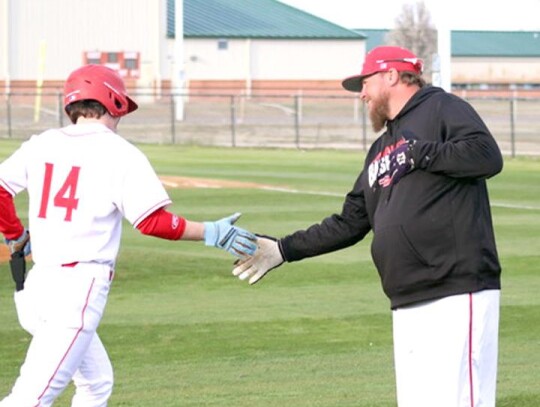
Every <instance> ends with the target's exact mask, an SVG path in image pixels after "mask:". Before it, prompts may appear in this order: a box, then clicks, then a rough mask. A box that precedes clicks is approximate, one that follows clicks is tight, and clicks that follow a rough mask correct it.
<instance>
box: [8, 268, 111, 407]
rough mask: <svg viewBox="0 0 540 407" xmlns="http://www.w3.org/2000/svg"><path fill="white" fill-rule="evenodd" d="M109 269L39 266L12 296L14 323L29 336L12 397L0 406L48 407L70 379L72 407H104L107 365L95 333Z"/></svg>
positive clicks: (107, 388) (108, 380) (108, 384)
mask: <svg viewBox="0 0 540 407" xmlns="http://www.w3.org/2000/svg"><path fill="white" fill-rule="evenodd" d="M111 276H112V272H111V269H110V267H109V266H105V265H99V264H94V263H80V264H77V265H76V266H74V267H39V266H35V267H33V269H32V270H31V271H30V273H29V275H28V279H27V280H26V283H25V289H24V290H23V291H20V292H18V293H15V303H16V306H17V313H18V316H19V321H20V323H21V325H22V326H23V328H24V329H26V330H27V331H29V332H30V333H31V334H32V340H31V342H30V346H29V348H28V351H27V354H26V359H25V361H24V363H23V365H22V367H21V370H20V374H19V377H18V378H17V380H16V382H15V385H14V386H13V388H12V390H11V394H10V395H9V396H7V397H6V398H5V399H4V400H2V401H1V402H0V407H47V406H51V405H52V404H53V402H54V400H55V399H56V398H57V397H58V396H59V395H60V394H61V393H62V391H63V390H64V389H65V388H66V387H67V385H68V384H69V382H70V381H71V380H73V381H74V383H75V386H76V392H75V395H74V397H73V400H72V406H73V407H104V406H106V405H107V400H108V399H109V397H110V394H111V392H112V385H113V373H112V366H111V362H110V360H109V357H108V355H107V352H106V351H105V348H104V347H103V344H102V343H101V340H100V339H99V337H98V335H97V334H96V329H97V327H98V325H99V322H100V320H101V317H102V316H103V312H104V309H105V305H106V302H107V296H108V293H109V287H110V280H111Z"/></svg>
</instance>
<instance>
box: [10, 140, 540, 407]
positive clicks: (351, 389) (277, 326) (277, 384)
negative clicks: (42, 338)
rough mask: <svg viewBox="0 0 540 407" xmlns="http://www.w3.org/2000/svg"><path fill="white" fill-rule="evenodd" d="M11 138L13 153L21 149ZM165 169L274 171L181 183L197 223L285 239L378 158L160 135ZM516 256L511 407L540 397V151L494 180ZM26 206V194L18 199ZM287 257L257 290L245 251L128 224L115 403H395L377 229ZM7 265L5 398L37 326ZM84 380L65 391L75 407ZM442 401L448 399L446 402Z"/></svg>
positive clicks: (117, 307) (506, 314)
mask: <svg viewBox="0 0 540 407" xmlns="http://www.w3.org/2000/svg"><path fill="white" fill-rule="evenodd" d="M16 145H17V144H16V143H14V142H11V141H2V142H0V159H2V158H4V157H6V156H7V155H8V154H9V153H10V152H11V151H13V149H14V148H15V147H16ZM141 148H142V149H143V150H144V151H145V152H146V153H147V154H148V156H149V158H150V160H151V161H152V163H153V164H154V166H155V168H156V171H157V172H158V173H159V174H162V175H179V176H190V177H201V178H215V179H226V180H237V181H249V182H257V183H261V184H270V185H276V186H280V187H287V188H289V189H296V190H298V191H299V192H298V193H288V192H278V191H269V190H259V189H176V190H170V195H171V197H172V199H173V201H174V204H173V206H172V207H171V209H172V210H173V211H174V212H177V213H180V214H182V215H184V216H186V217H187V218H190V219H193V220H199V221H204V220H214V219H218V218H220V217H223V216H225V215H229V214H231V213H233V212H235V211H240V212H242V213H243V214H244V215H243V217H242V218H241V219H240V221H239V225H240V226H243V227H246V228H248V229H250V230H253V231H256V232H260V233H266V234H271V235H275V236H282V235H284V234H287V233H289V232H292V231H293V230H296V229H298V228H303V227H306V226H309V225H310V224H312V223H314V222H317V221H319V220H321V219H322V218H323V217H325V216H327V215H329V214H331V213H333V212H336V211H340V209H341V204H342V195H344V194H345V193H346V192H347V191H348V190H349V188H350V187H351V185H352V182H353V181H354V179H355V178H356V175H357V173H358V171H359V169H360V167H361V164H362V160H363V156H362V154H361V153H359V152H352V151H309V152H304V151H297V150H252V149H218V148H200V147H199V148H197V147H176V146H156V145H144V146H141ZM489 186H490V194H491V199H492V204H493V216H494V221H495V227H496V234H497V241H498V245H499V254H500V258H501V261H502V265H503V273H504V277H503V294H502V314H501V331H500V358H499V361H500V363H499V384H498V407H538V406H539V405H540V368H539V366H540V295H539V293H540V266H539V264H540V160H539V159H534V158H523V159H514V160H511V159H507V160H506V162H505V169H504V171H503V173H502V174H500V175H499V176H497V177H495V178H494V179H492V180H490V181H489ZM16 202H17V205H18V207H19V208H21V209H20V213H21V215H23V214H24V212H23V209H22V208H24V206H25V203H26V202H25V197H24V196H21V197H17V201H16ZM369 240H370V239H369V238H368V239H366V240H365V241H363V242H361V243H359V244H358V245H357V246H355V247H352V248H349V249H346V250H343V251H340V252H336V253H332V254H328V255H325V256H321V257H318V258H314V259H308V260H305V261H302V262H298V263H293V264H286V265H284V266H283V267H281V268H280V269H278V270H275V271H274V272H272V273H271V274H270V275H269V276H267V277H266V278H265V279H264V280H263V281H262V282H261V283H260V284H258V285H256V286H253V287H250V286H248V285H247V284H246V283H244V282H240V281H238V280H237V279H236V278H234V277H233V276H232V275H231V273H230V270H231V268H232V267H231V264H232V261H233V259H232V256H230V255H228V254H227V253H225V252H223V251H220V250H216V249H213V248H208V247H205V246H204V245H203V244H201V243H195V242H168V241H162V240H158V239H153V238H148V237H144V236H142V235H140V234H139V233H138V232H136V231H134V230H133V229H132V228H131V227H130V226H129V225H127V224H126V225H125V228H124V236H123V245H122V249H121V251H120V255H119V259H118V265H117V277H116V279H115V282H114V284H113V288H112V292H111V295H110V297H109V304H108V308H107V311H106V314H105V317H104V319H103V321H102V324H101V327H100V329H99V333H100V336H101V338H102V340H103V342H104V343H105V345H106V347H107V348H108V350H109V353H110V357H111V359H112V361H113V365H114V367H115V376H116V377H115V379H116V383H115V390H114V393H113V396H112V399H111V403H110V405H111V406H143V407H145V406H160V407H162V406H171V407H172V406H216V407H217V406H219V407H224V406H235V407H241V406H250V407H253V406H256V407H274V406H276V407H284V406H287V407H289V406H294V407H308V406H309V407H314V406H320V407H330V406H335V407H345V406H361V407H368V406H377V407H390V406H395V387H394V373H393V366H392V337H391V315H390V310H389V303H388V300H387V299H386V297H385V296H384V294H383V293H382V290H381V288H380V284H379V280H378V276H377V274H376V271H375V268H374V266H373V264H372V262H371V258H370V255H369V243H370V241H369ZM12 287H13V285H12V282H11V279H10V276H9V271H8V266H7V264H2V265H0V305H1V306H0V361H1V362H0V396H3V395H5V394H7V393H8V391H9V389H10V388H11V386H12V384H13V381H14V380H15V378H16V376H17V373H18V369H19V366H20V363H21V361H22V360H23V357H24V354H25V351H26V347H27V345H28V342H29V337H28V335H27V334H25V333H24V332H23V331H22V330H21V328H19V326H18V324H17V320H16V315H15V309H14V305H13V300H12ZM72 392H73V389H72V388H69V389H68V390H67V391H66V392H65V394H64V395H63V396H62V397H61V398H60V400H59V401H58V402H57V403H56V405H57V406H69V405H70V401H69V400H70V396H71V394H72ZM434 407H435V406H434Z"/></svg>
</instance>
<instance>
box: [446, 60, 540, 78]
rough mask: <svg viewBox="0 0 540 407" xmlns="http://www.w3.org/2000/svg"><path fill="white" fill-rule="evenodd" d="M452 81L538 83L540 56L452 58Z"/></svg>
mask: <svg viewBox="0 0 540 407" xmlns="http://www.w3.org/2000/svg"><path fill="white" fill-rule="evenodd" d="M451 69H452V82H453V83H454V84H457V83H478V84H501V85H505V84H533V83H534V84H539V83H540V58H518V57H512V58H509V57H507V58H503V57H496V58H479V57H454V58H452V67H451Z"/></svg>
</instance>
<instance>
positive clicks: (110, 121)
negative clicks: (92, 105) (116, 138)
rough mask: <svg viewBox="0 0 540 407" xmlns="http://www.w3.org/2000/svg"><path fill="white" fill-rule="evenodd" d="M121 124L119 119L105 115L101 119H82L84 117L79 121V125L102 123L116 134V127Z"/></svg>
mask: <svg viewBox="0 0 540 407" xmlns="http://www.w3.org/2000/svg"><path fill="white" fill-rule="evenodd" d="M119 122H120V118H119V117H112V116H111V115H109V114H104V115H103V116H101V117H100V118H99V119H97V118H94V117H82V116H81V117H79V118H78V119H77V124H89V123H100V124H103V125H104V126H106V127H108V128H109V129H111V130H112V131H114V132H116V127H117V126H118V123H119Z"/></svg>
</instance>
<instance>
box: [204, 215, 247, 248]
mask: <svg viewBox="0 0 540 407" xmlns="http://www.w3.org/2000/svg"><path fill="white" fill-rule="evenodd" d="M241 215H242V214H241V213H238V212H237V213H235V214H233V215H231V216H229V217H227V218H223V219H220V220H218V221H216V222H204V243H205V244H206V245H207V246H214V247H218V248H220V249H223V250H227V251H228V252H229V253H231V254H233V255H234V256H236V257H240V258H246V257H249V256H252V255H253V253H255V250H257V243H256V242H257V237H256V236H255V235H254V234H253V233H251V232H248V231H247V230H245V229H242V228H239V227H237V226H233V224H234V223H235V222H236V221H237V220H238V218H239V217H240V216H241Z"/></svg>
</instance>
